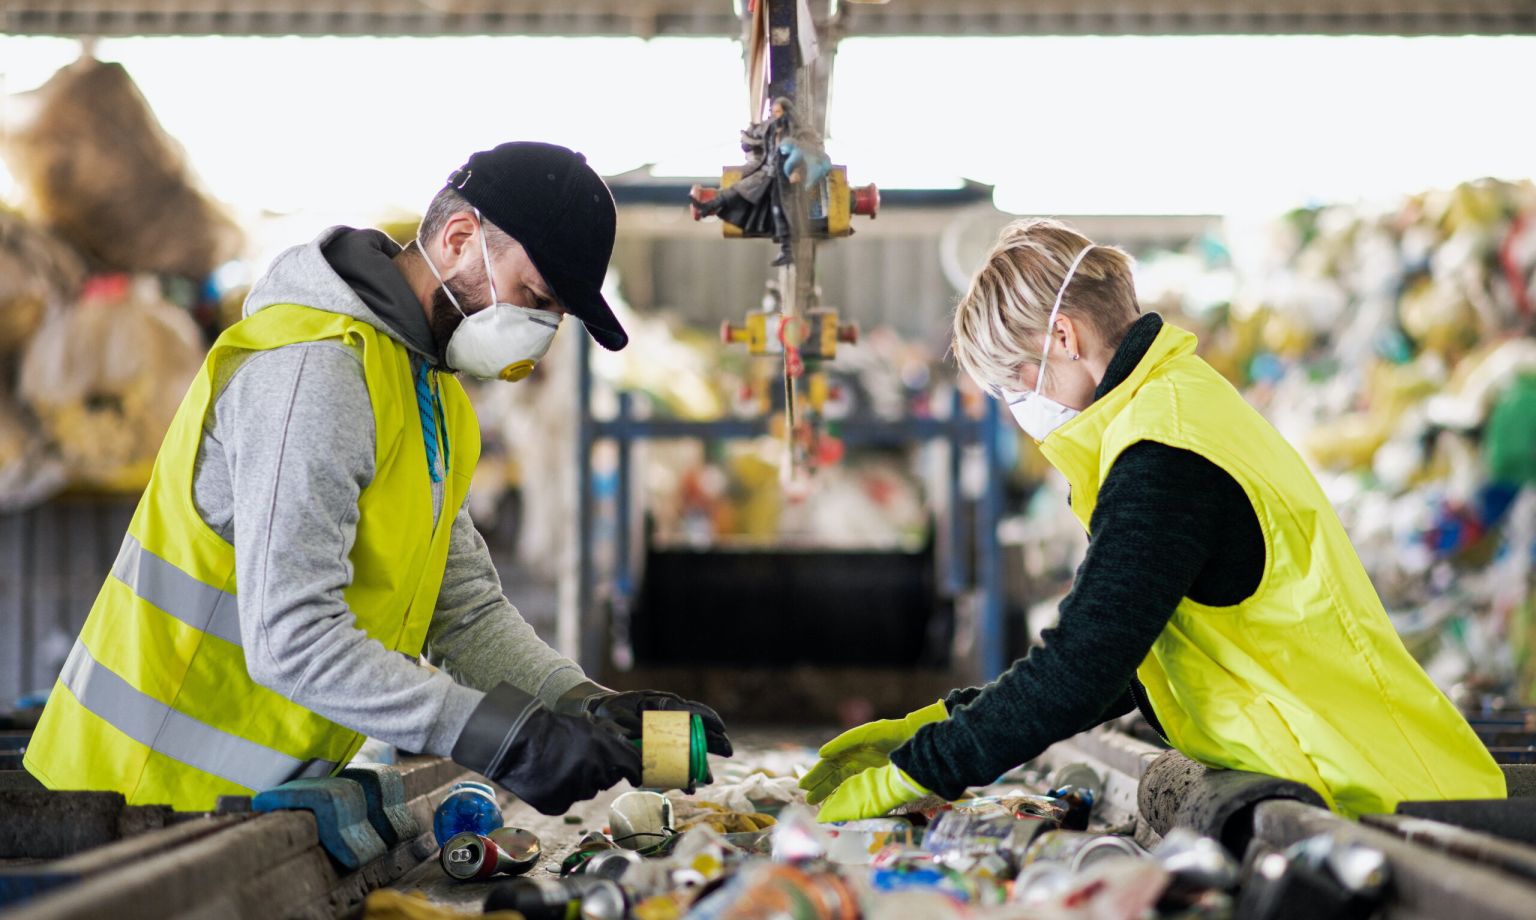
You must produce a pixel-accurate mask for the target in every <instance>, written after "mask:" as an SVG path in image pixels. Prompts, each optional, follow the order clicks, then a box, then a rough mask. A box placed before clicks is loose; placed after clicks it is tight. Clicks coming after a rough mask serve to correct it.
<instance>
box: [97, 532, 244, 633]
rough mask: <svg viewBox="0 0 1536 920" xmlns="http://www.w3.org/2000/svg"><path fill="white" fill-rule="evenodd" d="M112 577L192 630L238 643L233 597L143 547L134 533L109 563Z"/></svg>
mask: <svg viewBox="0 0 1536 920" xmlns="http://www.w3.org/2000/svg"><path fill="white" fill-rule="evenodd" d="M112 576H113V577H114V578H116V579H117V580H118V581H120V582H122V583H123V584H125V585H127V586H128V587H130V588H132V589H133V593H134V594H137V595H138V596H139V597H141V598H143V599H144V600H146V601H148V602H149V603H151V604H154V605H155V606H156V607H158V608H160V609H161V610H162V611H164V612H166V613H168V614H170V615H171V616H173V617H175V618H176V619H178V620H180V621H181V622H183V623H185V624H187V625H188V626H190V627H192V628H193V629H196V630H200V631H202V632H205V633H208V634H209V635H213V636H218V637H219V638H220V639H223V640H224V641H225V642H228V643H231V644H232V645H239V644H240V608H239V605H238V604H237V602H236V600H235V596H234V595H233V594H230V593H229V592H228V591H221V590H219V589H218V588H215V587H213V586H212V585H208V584H204V583H203V582H200V581H198V580H197V579H196V578H193V577H192V576H191V575H188V574H187V573H186V572H183V571H182V570H181V569H178V568H177V567H176V566H174V565H171V564H170V563H169V562H166V561H165V560H164V559H161V558H160V557H159V556H156V555H155V554H154V553H152V552H150V551H149V550H147V549H145V548H144V546H143V544H141V543H140V542H139V541H138V540H137V539H136V538H135V537H134V536H133V534H131V533H130V534H128V535H127V536H125V537H124V538H123V548H122V549H120V550H119V551H118V553H117V561H116V562H114V563H113V564H112Z"/></svg>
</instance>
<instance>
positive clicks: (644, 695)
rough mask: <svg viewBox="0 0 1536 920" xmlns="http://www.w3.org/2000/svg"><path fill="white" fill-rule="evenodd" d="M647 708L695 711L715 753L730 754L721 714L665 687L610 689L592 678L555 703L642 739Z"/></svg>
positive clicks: (635, 738) (709, 745)
mask: <svg viewBox="0 0 1536 920" xmlns="http://www.w3.org/2000/svg"><path fill="white" fill-rule="evenodd" d="M647 709H655V710H662V711H667V712H691V713H693V714H695V715H697V716H698V717H699V718H700V720H701V721H703V723H704V739H705V741H706V742H707V745H706V746H707V747H708V748H709V752H710V753H711V754H719V755H720V756H721V757H729V756H731V754H732V753H733V751H732V748H731V739H730V737H729V736H728V735H726V733H725V723H724V722H722V721H721V720H720V715H719V713H717V712H715V711H714V710H713V709H711V708H710V707H708V706H706V705H704V704H703V703H696V702H694V701H692V700H685V699H683V698H682V697H680V696H678V695H677V694H675V693H668V692H666V691H665V690H609V689H608V688H607V687H604V686H602V685H601V684H595V683H593V682H592V681H590V680H587V681H582V682H581V683H579V684H577V685H576V686H574V687H572V688H571V689H569V690H567V691H566V692H565V693H564V694H563V695H562V696H561V697H560V699H559V700H558V701H556V703H555V712H562V713H582V712H585V713H591V714H592V715H594V716H596V717H597V718H599V719H607V720H609V721H611V722H614V723H616V724H618V726H619V727H620V728H622V729H624V733H625V735H626V737H628V738H630V739H632V740H639V739H640V714H641V713H642V712H644V711H645V710H647Z"/></svg>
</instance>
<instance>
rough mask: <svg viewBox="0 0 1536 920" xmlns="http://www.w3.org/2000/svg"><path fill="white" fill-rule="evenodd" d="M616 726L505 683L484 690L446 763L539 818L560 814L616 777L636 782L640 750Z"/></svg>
mask: <svg viewBox="0 0 1536 920" xmlns="http://www.w3.org/2000/svg"><path fill="white" fill-rule="evenodd" d="M624 735H625V733H624V729H622V728H621V727H619V726H618V725H616V724H614V723H613V722H610V721H608V720H607V719H603V718H598V717H596V716H593V715H591V714H589V713H585V712H583V713H580V714H571V715H565V714H561V713H556V712H551V711H550V710H548V709H546V708H545V707H544V704H543V703H540V702H539V701H538V699H537V698H536V697H533V696H530V695H528V694H526V693H524V692H523V691H521V690H519V689H517V688H516V687H514V686H512V685H511V684H497V685H496V687H495V688H493V689H492V690H491V692H490V693H487V694H486V695H485V699H484V700H482V701H481V703H480V705H479V706H476V707H475V711H474V712H472V713H470V716H469V722H468V723H466V724H465V726H464V731H463V732H461V733H460V734H459V740H458V741H456V742H454V745H453V760H454V762H455V763H457V764H460V765H461V766H465V767H468V768H469V769H471V770H474V771H476V772H477V773H481V774H483V775H484V776H485V777H486V778H487V779H490V780H491V781H492V782H495V783H497V784H499V785H501V786H505V787H506V788H507V789H508V790H509V791H510V792H511V793H512V794H513V795H516V796H517V797H518V798H520V799H522V800H523V801H524V802H527V803H528V804H529V805H532V806H533V807H534V808H536V809H538V810H539V811H541V812H543V813H544V814H546V815H560V814H564V813H565V812H566V811H567V810H568V809H570V807H571V806H572V805H573V804H575V803H576V802H579V801H582V800H583V799H590V798H592V797H593V796H595V795H597V794H598V793H599V792H602V791H603V790H604V789H607V788H608V787H610V786H612V785H614V784H615V783H617V782H618V781H619V780H621V779H627V780H629V781H630V783H632V784H633V785H636V786H638V785H640V752H639V750H637V749H636V748H635V746H634V745H633V744H630V743H629V741H628V740H626V739H625V737H624Z"/></svg>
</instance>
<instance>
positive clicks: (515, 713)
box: [25, 143, 731, 814]
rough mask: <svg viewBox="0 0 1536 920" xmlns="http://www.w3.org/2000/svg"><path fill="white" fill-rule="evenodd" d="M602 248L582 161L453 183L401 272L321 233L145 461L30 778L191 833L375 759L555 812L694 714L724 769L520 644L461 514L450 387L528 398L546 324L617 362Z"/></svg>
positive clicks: (535, 161) (493, 167) (458, 392)
mask: <svg viewBox="0 0 1536 920" xmlns="http://www.w3.org/2000/svg"><path fill="white" fill-rule="evenodd" d="M614 225H615V213H614V205H613V198H612V196H611V195H610V194H609V192H608V188H607V186H606V185H604V184H603V181H602V180H601V179H600V178H599V177H598V176H597V174H596V173H595V172H593V171H592V169H591V167H589V166H588V165H587V164H586V161H585V160H584V159H583V158H582V157H581V155H579V154H576V153H573V152H571V151H570V150H567V149H565V148H563V147H556V146H553V145H549V144H538V143H509V144H503V145H501V146H499V147H496V148H495V149H493V150H488V151H482V152H479V153H476V154H474V155H473V156H471V157H470V158H469V162H468V163H466V164H465V165H464V166H463V167H462V168H460V169H459V170H457V171H455V172H454V174H453V175H452V177H451V178H450V181H449V184H448V185H447V186H445V187H444V188H443V189H442V190H441V191H440V192H439V193H438V194H437V196H436V197H435V198H434V199H433V200H432V202H431V204H430V205H429V207H428V209H427V213H426V216H425V217H424V218H423V220H422V225H421V229H420V232H419V233H418V235H417V238H416V240H415V241H414V245H412V246H409V247H407V248H405V249H401V248H400V247H399V246H397V245H395V244H394V243H393V242H392V241H390V240H389V239H388V238H387V237H386V236H384V235H383V234H382V233H379V232H377V231H372V230H352V229H349V228H345V227H335V228H332V229H330V230H327V231H326V232H325V233H323V234H321V236H320V237H319V238H318V239H317V240H315V241H314V242H313V243H310V244H309V245H307V246H299V247H295V248H293V249H290V250H288V251H286V252H284V253H283V254H282V255H280V256H279V257H278V258H277V260H276V261H275V262H274V263H273V265H272V267H271V269H270V270H269V271H268V273H267V275H266V276H265V277H263V278H262V279H261V280H260V281H259V282H258V283H257V284H256V286H255V287H254V288H253V290H252V291H251V294H250V297H249V298H248V299H247V301H246V304H245V318H244V319H243V320H242V321H241V322H239V323H237V324H236V325H235V326H233V327H231V328H230V329H229V330H227V331H226V332H225V333H224V334H223V335H222V336H220V338H219V340H218V341H217V342H216V343H214V346H213V348H212V350H211V351H210V353H209V355H208V359H207V361H206V363H205V365H204V368H203V371H202V373H201V374H200V375H199V376H198V378H197V379H196V380H195V381H194V383H193V385H192V387H191V389H190V390H189V392H188V394H187V396H186V399H185V400H184V402H183V404H182V406H181V409H180V410H179V411H178V413H177V416H176V418H175V420H174V422H173V423H172V425H171V429H170V431H169V432H168V433H167V435H166V439H165V442H164V444H163V446H162V447H161V450H160V455H159V457H158V459H157V460H156V463H155V469H154V473H153V475H152V477H151V479H150V483H149V486H148V489H147V490H146V492H145V494H144V497H143V499H142V500H141V501H140V503H139V507H138V509H137V511H136V512H135V515H134V518H133V522H132V523H131V524H130V525H129V529H128V535H127V538H126V539H125V540H124V543H123V548H122V550H121V552H120V553H119V556H118V559H117V562H116V564H115V565H114V567H113V570H112V574H111V576H110V577H109V578H108V579H107V582H106V584H105V585H104V586H103V588H102V591H101V594H100V595H99V596H98V598H97V601H96V603H95V605H94V607H93V608H92V610H91V613H90V616H89V618H88V619H87V620H86V624H85V627H84V628H83V630H82V632H81V635H80V638H79V640H78V641H77V642H76V644H75V647H74V650H73V652H72V653H71V654H70V657H69V660H68V662H67V663H66V664H65V666H64V670H63V673H62V674H61V675H60V678H59V682H58V684H57V685H56V686H55V687H54V690H53V693H52V694H51V696H50V698H49V702H48V706H47V709H46V710H45V711H44V713H43V716H42V720H41V722H40V723H39V725H38V728H37V731H36V733H35V735H34V736H33V743H32V745H31V747H30V748H29V749H28V751H27V754H26V758H25V763H26V766H27V768H28V769H29V770H30V771H31V772H32V773H33V775H35V776H36V777H37V778H38V779H39V780H41V781H42V782H43V783H44V784H45V785H47V786H48V787H49V788H53V789H111V790H117V791H119V792H122V793H123V794H124V795H125V796H126V797H127V799H128V801H129V802H130V803H141V802H142V803H169V804H171V805H173V806H175V807H176V808H179V809H189V810H190V809H209V808H212V807H213V806H214V803H215V800H216V798H217V797H218V796H219V795H226V794H235V795H249V794H251V793H252V792H254V791H258V790H261V789H264V788H268V787H271V786H275V785H278V784H280V783H282V782H285V781H287V780H290V779H294V778H297V777H302V776H317V775H325V774H328V773H331V772H333V771H335V770H336V769H338V767H339V765H342V764H345V763H346V762H347V761H348V760H349V759H351V757H352V756H353V754H355V753H356V751H357V749H358V747H359V746H360V745H361V744H362V742H363V740H364V738H365V737H367V736H372V737H375V738H379V739H382V740H384V741H388V742H390V743H392V744H395V745H398V746H400V747H402V748H406V749H410V750H416V751H425V752H430V753H434V754H440V755H447V756H452V757H453V758H454V759H455V760H456V761H458V762H459V763H461V764H463V765H465V766H467V767H470V768H472V769H474V770H477V771H479V772H481V773H483V774H485V775H486V776H488V777H490V778H491V779H492V780H495V781H496V782H498V783H500V784H502V785H503V786H505V787H507V788H508V789H510V790H511V791H512V792H514V793H516V794H517V795H518V796H520V797H521V798H523V799H524V800H525V801H527V802H529V804H531V805H533V806H534V807H536V808H538V809H539V810H540V811H543V812H545V813H547V814H558V813H560V812H563V811H564V810H566V809H567V808H568V807H569V806H570V805H571V803H573V802H575V801H577V800H580V799H584V798H590V797H591V796H593V795H595V794H596V793H598V792H599V791H601V790H603V789H606V788H608V787H609V786H612V785H613V784H615V783H617V782H618V781H619V780H620V779H628V780H630V781H631V782H634V783H638V782H639V779H640V759H639V755H638V753H637V751H636V748H635V746H634V745H633V744H631V743H630V741H631V740H632V739H634V738H637V737H638V736H639V726H640V712H641V711H642V710H645V709H687V710H690V711H693V712H696V713H698V714H699V715H700V716H702V718H703V720H704V723H705V725H706V728H707V733H708V737H709V748H710V750H711V751H712V752H714V753H717V754H724V755H729V754H730V752H731V747H730V742H729V740H728V739H727V737H726V735H725V729H724V726H723V725H722V724H721V722H720V719H719V717H718V716H717V715H716V714H715V713H714V711H713V710H711V709H710V708H709V707H707V706H704V705H702V704H699V703H691V702H688V701H685V700H682V699H680V698H678V697H676V696H674V695H672V694H668V693H661V692H656V691H634V692H628V693H618V692H614V691H611V690H608V689H606V688H604V687H602V686H599V685H598V684H596V683H593V682H592V681H591V680H589V679H588V678H587V677H586V675H585V674H583V673H582V670H581V668H580V667H579V666H577V665H576V664H575V663H574V662H572V661H569V660H567V659H565V658H563V657H562V656H560V655H559V654H557V653H556V652H555V651H554V650H553V649H551V648H550V647H549V646H547V645H546V644H545V643H544V642H542V641H541V640H540V639H539V638H538V637H537V636H536V635H535V634H534V632H533V630H532V629H531V628H530V627H529V626H528V624H527V623H525V622H524V621H523V619H522V617H521V616H520V615H519V614H518V612H517V610H516V609H515V608H513V607H512V605H511V604H510V603H508V601H507V599H506V598H505V597H504V596H503V595H502V593H501V585H500V582H499V580H498V578H497V576H496V572H495V569H494V568H493V567H492V564H491V561H490V557H489V555H488V554H487V551H486V547H485V543H484V541H482V540H481V538H480V536H479V534H478V533H477V532H476V530H475V528H474V525H473V523H472V522H471V521H470V519H469V516H468V512H467V510H466V506H465V501H466V497H467V494H468V487H469V480H470V476H471V474H472V473H473V471H474V467H475V462H476V459H477V458H478V456H479V449H480V437H479V428H478V425H477V422H476V419H475V415H474V411H473V409H472V407H471V406H470V404H469V401H468V399H467V397H466V396H465V393H464V390H463V388H462V387H461V386H460V385H459V384H458V382H457V380H456V379H454V377H453V376H452V375H451V372H453V371H460V372H464V373H469V374H471V375H473V376H476V377H482V378H487V379H492V378H501V379H506V380H518V379H521V378H522V377H525V376H527V374H528V373H529V372H530V371H531V370H532V368H533V365H534V363H535V362H537V361H538V360H539V358H541V357H542V356H543V355H544V353H545V351H546V350H547V349H548V348H549V343H550V341H551V339H552V338H553V337H554V334H555V331H556V329H557V328H558V327H559V325H560V322H561V319H562V317H563V316H564V315H565V314H571V315H574V316H576V317H577V318H578V319H579V320H581V321H582V322H583V323H584V324H585V326H586V328H587V331H588V332H589V333H590V334H591V335H592V337H593V338H594V339H595V340H597V342H598V343H599V344H601V345H602V346H604V347H605V348H608V349H610V350H618V349H620V348H623V347H624V345H625V344H626V343H627V341H628V337H627V336H626V335H625V333H624V330H623V329H622V328H621V327H620V326H619V323H618V322H617V320H616V319H615V318H614V315H613V311H612V310H611V309H609V307H608V304H607V303H606V301H605V300H604V299H603V296H602V294H601V291H600V288H601V285H602V281H603V276H604V273H605V271H606V268H607V264H608V259H609V256H610V255H611V253H612V250H613V239H614ZM528 472H529V475H528V479H529V483H530V487H532V488H537V487H538V481H539V479H538V471H537V470H530V471H528ZM237 584H238V586H239V589H238V591H237V590H236V585H237ZM423 654H424V655H425V656H426V657H427V659H428V660H430V661H431V662H432V663H433V664H435V665H437V666H438V668H440V669H441V670H436V669H433V668H429V667H425V666H423V665H421V664H419V663H418V659H419V656H421V655H423Z"/></svg>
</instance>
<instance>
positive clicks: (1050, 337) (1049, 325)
mask: <svg viewBox="0 0 1536 920" xmlns="http://www.w3.org/2000/svg"><path fill="white" fill-rule="evenodd" d="M1094 245H1095V244H1094V243H1089V244H1088V246H1087V248H1085V249H1084V250H1083V251H1082V252H1080V253H1078V254H1077V258H1075V259H1073V260H1072V265H1071V267H1070V268H1068V269H1067V276H1066V277H1065V278H1063V279H1061V288H1060V289H1059V290H1057V291H1056V303H1055V304H1054V305H1053V306H1052V307H1051V315H1050V318H1049V319H1047V320H1046V321H1045V351H1043V352H1041V353H1040V373H1039V374H1038V375H1037V376H1036V377H1035V392H1036V393H1039V392H1040V387H1041V386H1043V385H1044V384H1045V359H1047V358H1049V357H1050V356H1051V343H1052V342H1054V341H1055V340H1056V315H1057V314H1058V313H1060V312H1061V299H1062V298H1063V297H1065V296H1066V295H1067V285H1069V284H1071V283H1072V276H1073V275H1075V274H1077V267H1078V266H1079V265H1081V264H1082V263H1083V256H1086V255H1087V254H1088V250H1089V249H1092V248H1093V247H1094Z"/></svg>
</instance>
